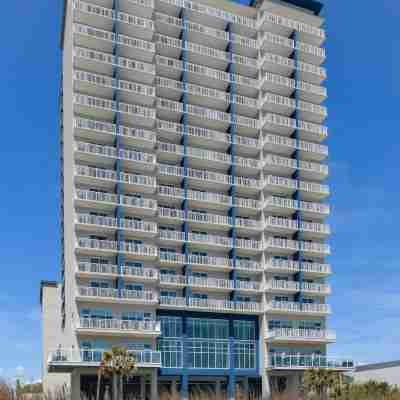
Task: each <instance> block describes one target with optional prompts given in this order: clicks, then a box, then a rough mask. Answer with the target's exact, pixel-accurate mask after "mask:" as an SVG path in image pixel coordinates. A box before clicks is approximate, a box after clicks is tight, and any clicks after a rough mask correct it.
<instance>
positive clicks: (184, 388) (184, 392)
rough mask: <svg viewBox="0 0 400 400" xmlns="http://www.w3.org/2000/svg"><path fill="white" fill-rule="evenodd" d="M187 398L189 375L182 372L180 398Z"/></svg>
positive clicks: (184, 399) (182, 399) (186, 399)
mask: <svg viewBox="0 0 400 400" xmlns="http://www.w3.org/2000/svg"><path fill="white" fill-rule="evenodd" d="M188 399H189V376H188V375H187V374H184V375H182V376H181V400H188Z"/></svg>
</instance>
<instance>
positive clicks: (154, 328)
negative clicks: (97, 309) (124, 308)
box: [76, 317, 161, 334]
mask: <svg viewBox="0 0 400 400" xmlns="http://www.w3.org/2000/svg"><path fill="white" fill-rule="evenodd" d="M76 327H77V329H82V330H101V331H116V332H118V331H121V332H124V333H125V332H126V333H129V332H135V333H136V332H140V333H143V334H146V333H148V334H160V332H161V329H160V322H159V321H149V320H143V321H127V320H123V319H114V318H113V319H102V318H85V317H83V318H80V319H79V321H78V323H77V326H76Z"/></svg>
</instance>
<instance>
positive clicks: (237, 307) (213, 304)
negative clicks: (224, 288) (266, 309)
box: [189, 298, 262, 313]
mask: <svg viewBox="0 0 400 400" xmlns="http://www.w3.org/2000/svg"><path fill="white" fill-rule="evenodd" d="M189 307H192V308H203V309H207V310H210V311H236V312H243V313H248V312H250V313H260V312H262V310H261V305H260V303H252V302H236V301H229V300H217V299H197V298H189Z"/></svg>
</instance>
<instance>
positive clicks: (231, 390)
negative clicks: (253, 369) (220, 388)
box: [228, 375, 236, 400]
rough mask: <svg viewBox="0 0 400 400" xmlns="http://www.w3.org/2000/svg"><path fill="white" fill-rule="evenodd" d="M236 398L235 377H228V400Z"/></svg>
mask: <svg viewBox="0 0 400 400" xmlns="http://www.w3.org/2000/svg"><path fill="white" fill-rule="evenodd" d="M235 396H236V376H235V375H229V377H228V400H235Z"/></svg>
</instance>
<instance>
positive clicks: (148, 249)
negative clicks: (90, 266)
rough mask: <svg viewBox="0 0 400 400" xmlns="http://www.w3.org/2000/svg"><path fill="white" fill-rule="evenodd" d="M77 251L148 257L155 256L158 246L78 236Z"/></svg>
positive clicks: (153, 257) (136, 257) (132, 257)
mask: <svg viewBox="0 0 400 400" xmlns="http://www.w3.org/2000/svg"><path fill="white" fill-rule="evenodd" d="M76 248H77V251H78V252H80V253H82V254H87V255H99V254H103V255H108V256H114V255H115V254H117V253H122V254H125V255H126V256H127V257H128V258H130V259H144V260H145V259H149V260H154V259H155V258H156V257H157V253H158V248H157V247H155V246H151V245H146V244H135V243H131V242H127V241H121V242H117V241H114V240H105V239H104V240H99V239H90V238H85V237H79V238H78V240H77V243H76Z"/></svg>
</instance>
